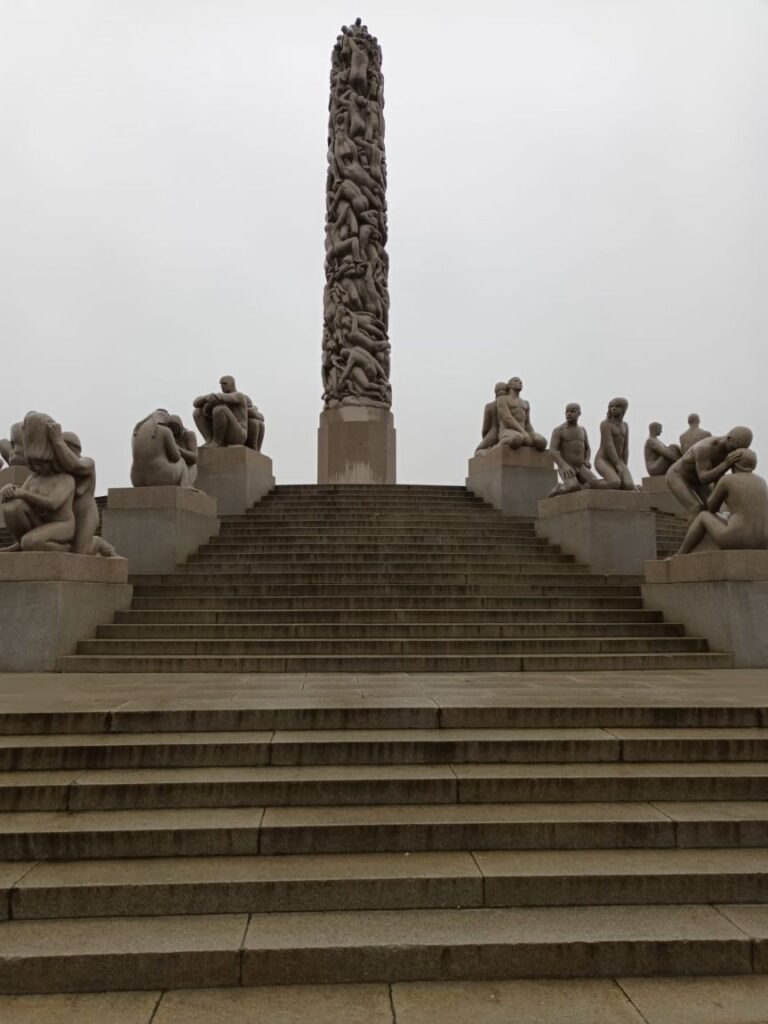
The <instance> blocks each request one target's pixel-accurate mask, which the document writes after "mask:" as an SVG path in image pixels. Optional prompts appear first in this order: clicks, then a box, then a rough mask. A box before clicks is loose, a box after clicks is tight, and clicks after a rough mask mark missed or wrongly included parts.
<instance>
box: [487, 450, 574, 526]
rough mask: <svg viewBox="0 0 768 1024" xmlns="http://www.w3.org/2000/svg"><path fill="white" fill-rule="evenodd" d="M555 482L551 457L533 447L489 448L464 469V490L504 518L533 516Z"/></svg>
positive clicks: (555, 473) (553, 459)
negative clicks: (465, 477)
mask: <svg viewBox="0 0 768 1024" xmlns="http://www.w3.org/2000/svg"><path fill="white" fill-rule="evenodd" d="M556 483H557V472H556V471H555V457H554V455H553V454H552V452H549V451H546V452H537V451H535V450H534V449H533V448H517V449H512V448H509V447H507V446H500V447H498V448H491V449H490V450H489V452H488V454H487V455H475V456H473V457H472V458H471V459H470V460H469V463H468V467H467V490H469V491H472V493H473V494H476V495H477V496H478V498H482V499H483V501H487V502H488V504H489V505H493V507H494V508H498V509H500V510H501V511H502V512H503V513H504V515H507V516H535V515H536V513H537V509H538V504H539V501H540V500H541V499H542V498H546V496H547V495H548V494H549V492H550V491H551V490H552V488H553V487H554V486H555V484H556Z"/></svg>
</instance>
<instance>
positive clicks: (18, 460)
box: [0, 423, 27, 466]
mask: <svg viewBox="0 0 768 1024" xmlns="http://www.w3.org/2000/svg"><path fill="white" fill-rule="evenodd" d="M23 428H24V424H23V423H14V424H13V426H12V427H11V436H10V439H9V440H2V441H0V455H2V457H3V458H4V459H5V461H6V462H7V463H8V465H9V466H26V465H27V459H26V456H25V454H24V434H23Z"/></svg>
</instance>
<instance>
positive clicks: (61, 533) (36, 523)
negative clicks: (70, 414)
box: [0, 412, 76, 551]
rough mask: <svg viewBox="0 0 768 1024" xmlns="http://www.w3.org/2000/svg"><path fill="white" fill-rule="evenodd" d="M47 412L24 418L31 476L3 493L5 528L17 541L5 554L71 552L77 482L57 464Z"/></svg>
mask: <svg viewBox="0 0 768 1024" xmlns="http://www.w3.org/2000/svg"><path fill="white" fill-rule="evenodd" d="M52 422H53V421H52V420H51V418H50V417H49V416H46V415H45V414H44V413H39V412H30V413H27V415H26V416H25V418H24V425H23V430H24V440H25V443H26V449H27V460H28V464H29V470H30V475H29V476H28V477H27V479H26V480H25V481H24V483H23V484H21V485H17V484H7V485H6V486H5V487H3V488H2V490H0V502H1V503H2V506H3V512H4V514H5V525H6V527H7V529H8V530H10V532H11V533H12V534H13V536H14V538H15V542H14V543H13V544H12V545H11V546H10V547H8V548H3V549H2V550H3V551H69V550H70V549H71V547H72V542H73V540H74V538H75V529H76V523H75V510H74V500H75V479H74V477H73V476H72V475H71V474H70V473H66V472H64V471H63V470H62V469H61V468H60V467H59V466H57V465H56V461H55V457H54V452H53V448H52V446H51V442H50V439H49V435H48V425H49V423H52Z"/></svg>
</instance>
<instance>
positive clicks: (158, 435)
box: [131, 409, 197, 487]
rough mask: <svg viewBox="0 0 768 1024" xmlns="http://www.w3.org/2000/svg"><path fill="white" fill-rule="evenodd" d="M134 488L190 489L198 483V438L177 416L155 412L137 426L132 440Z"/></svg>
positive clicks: (165, 411)
mask: <svg viewBox="0 0 768 1024" xmlns="http://www.w3.org/2000/svg"><path fill="white" fill-rule="evenodd" d="M131 447H132V452H133V462H132V465H131V483H132V484H133V486H134V487H161V486H165V485H170V486H176V487H192V486H193V485H194V482H195V480H196V479H197V437H196V436H195V432H194V430H187V428H186V427H185V426H184V423H183V422H182V419H181V417H180V416H171V414H170V413H169V412H168V410H167V409H155V411H154V412H152V413H150V414H149V416H145V418H144V419H143V420H141V421H140V422H139V423H137V424H136V426H135V427H134V430H133V438H132V444H131Z"/></svg>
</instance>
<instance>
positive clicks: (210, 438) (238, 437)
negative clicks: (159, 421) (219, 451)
mask: <svg viewBox="0 0 768 1024" xmlns="http://www.w3.org/2000/svg"><path fill="white" fill-rule="evenodd" d="M219 384H220V385H221V391H220V392H218V393H211V394H209V395H200V397H199V398H196V399H195V401H194V402H193V406H194V412H193V414H192V415H193V416H194V420H195V424H196V426H197V429H198V430H199V431H200V433H201V434H202V435H203V437H204V438H205V444H204V445H203V448H229V447H231V446H232V445H240V444H241V445H245V444H246V443H247V442H248V434H249V421H250V419H251V418H253V419H255V418H256V415H259V416H261V414H260V413H259V412H258V410H256V409H255V408H254V405H253V402H251V400H250V398H249V397H248V395H245V394H243V393H242V392H241V391H238V390H237V385H236V384H235V378H234V377H231V376H224V377H222V378H221V380H220V381H219ZM250 410H253V412H254V415H253V416H251V414H250ZM262 420H263V418H262ZM258 435H259V431H258V429H257V428H254V430H253V439H254V442H256V441H257V439H258ZM262 436H263V431H262ZM257 450H258V449H257Z"/></svg>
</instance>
